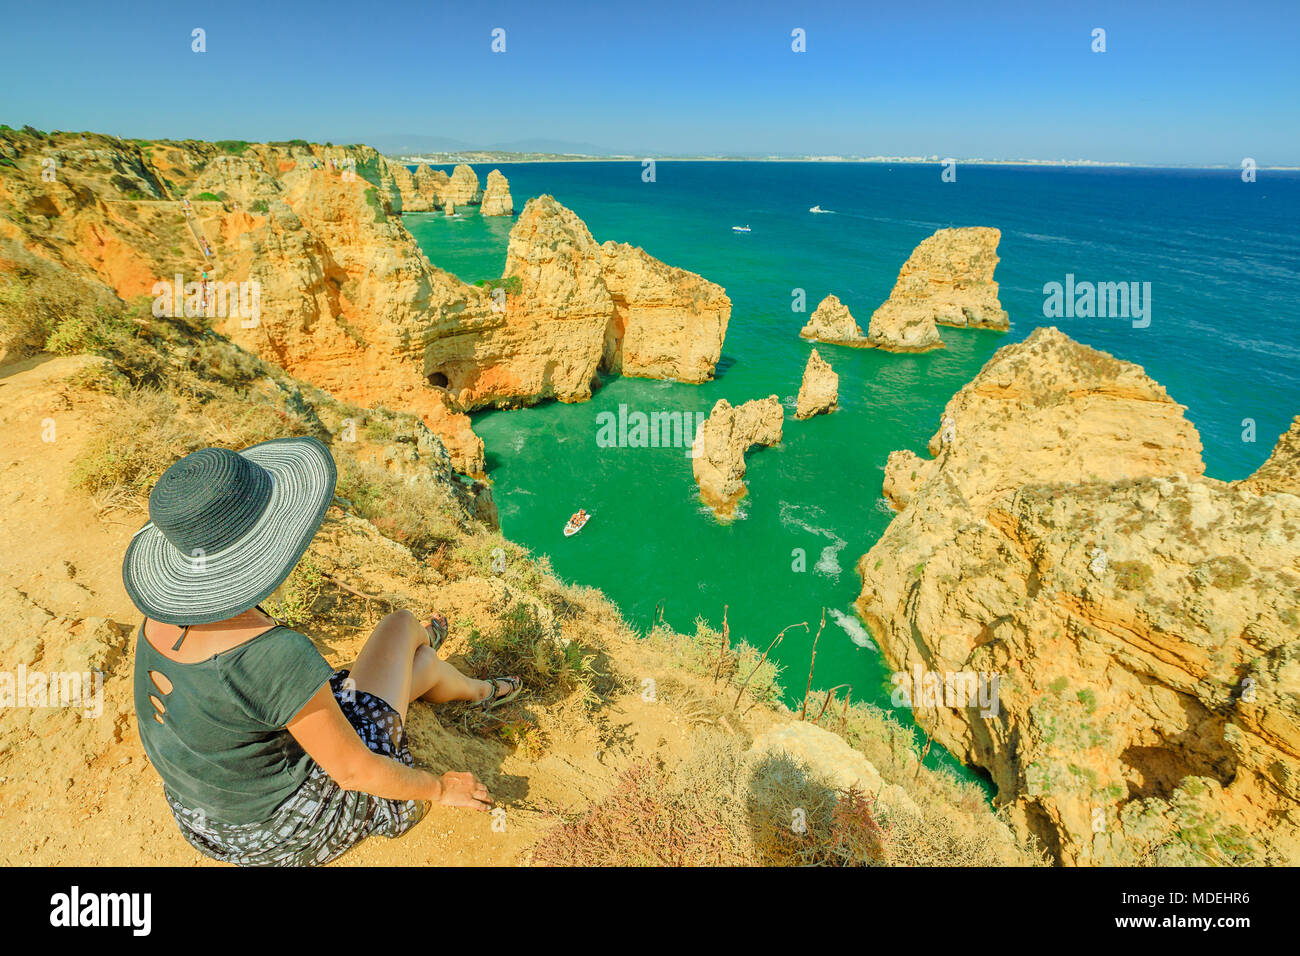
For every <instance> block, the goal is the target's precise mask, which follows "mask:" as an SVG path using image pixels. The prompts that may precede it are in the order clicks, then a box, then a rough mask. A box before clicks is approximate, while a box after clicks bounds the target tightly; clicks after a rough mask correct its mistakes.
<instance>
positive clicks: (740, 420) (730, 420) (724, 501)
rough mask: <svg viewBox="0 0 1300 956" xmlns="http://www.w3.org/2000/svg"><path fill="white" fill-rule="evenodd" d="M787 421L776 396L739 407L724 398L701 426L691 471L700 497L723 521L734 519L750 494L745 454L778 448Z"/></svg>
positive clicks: (696, 437) (692, 451) (692, 450)
mask: <svg viewBox="0 0 1300 956" xmlns="http://www.w3.org/2000/svg"><path fill="white" fill-rule="evenodd" d="M784 418H785V411H784V409H782V407H781V400H780V399H779V398H777V396H775V395H769V396H768V397H767V398H756V399H753V400H751V401H748V402H745V403H744V404H742V405H735V406H733V405H732V404H731V403H730V402H728V401H727V400H726V399H725V398H724V399H719V400H718V402H717V404H716V405H714V406H713V411H712V412H710V413H709V417H708V419H706V420H705V421H704V423H703V424H702V425H700V428H699V430H698V431H697V432H696V434H695V443H694V445H693V446H692V449H691V456H692V458H691V467H692V470H693V471H694V473H695V481H696V482H697V483H698V484H699V486H700V497H701V498H702V499H703V500H704V503H705V504H707V505H708V506H709V507H710V508H712V509H713V513H714V514H715V515H716V516H717V517H718V519H719V520H722V521H729V520H731V519H732V518H734V517H735V514H736V507H737V505H739V503H740V500H741V498H743V497H744V496H745V494H746V493H747V489H746V487H745V453H746V452H747V451H749V449H750V448H751V447H753V446H754V445H776V444H778V443H779V442H780V441H781V430H782V425H783V423H784Z"/></svg>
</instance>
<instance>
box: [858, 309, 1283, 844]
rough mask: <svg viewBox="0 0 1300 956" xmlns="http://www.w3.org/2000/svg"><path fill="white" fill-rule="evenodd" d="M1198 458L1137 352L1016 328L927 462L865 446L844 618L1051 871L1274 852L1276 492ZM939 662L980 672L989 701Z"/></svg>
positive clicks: (1271, 469)
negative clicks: (989, 784) (959, 696)
mask: <svg viewBox="0 0 1300 956" xmlns="http://www.w3.org/2000/svg"><path fill="white" fill-rule="evenodd" d="M1200 449H1201V445H1200V441H1199V439H1198V437H1197V435H1196V431H1195V429H1194V428H1193V427H1192V425H1191V423H1190V422H1188V421H1187V420H1186V418H1185V417H1184V416H1183V408H1182V406H1179V405H1177V404H1175V403H1174V402H1173V401H1171V400H1170V399H1169V397H1168V395H1167V394H1166V393H1165V391H1164V389H1162V388H1161V387H1160V386H1159V385H1158V384H1156V383H1155V382H1154V381H1152V380H1151V379H1150V378H1149V377H1148V376H1146V374H1145V373H1144V372H1143V371H1142V370H1141V369H1140V368H1139V367H1138V366H1135V365H1132V364H1130V363H1127V362H1121V361H1118V360H1116V359H1114V358H1112V357H1111V356H1109V355H1106V354H1104V353H1101V352H1097V351H1094V350H1092V349H1089V348H1087V347H1086V346H1082V345H1079V344H1078V343H1076V342H1073V341H1072V340H1070V339H1069V338H1068V337H1066V336H1065V335H1063V334H1061V333H1060V332H1058V331H1057V330H1055V329H1039V330H1037V331H1035V332H1034V333H1033V335H1031V336H1030V337H1029V339H1027V340H1026V341H1025V342H1022V343H1019V344H1016V345H1012V346H1008V347H1006V348H1003V349H1001V350H999V351H998V352H997V353H996V354H995V355H994V356H993V358H992V359H990V361H989V363H988V364H987V365H986V366H985V368H984V369H983V370H982V371H981V372H980V373H979V375H977V376H976V378H975V379H974V380H973V381H972V382H971V383H970V384H968V385H967V386H965V387H964V388H963V389H962V390H961V391H960V392H958V393H957V395H955V396H954V397H953V399H952V400H951V401H950V402H949V403H948V406H947V408H946V410H945V412H944V416H943V419H942V421H941V422H940V426H939V431H938V432H937V433H936V435H935V436H934V438H933V439H932V440H931V442H930V452H931V454H932V455H933V456H934V457H933V458H932V459H922V458H919V457H918V456H915V455H913V454H911V453H909V452H895V453H894V454H892V455H890V457H889V462H888V465H887V469H886V476H885V482H884V492H885V494H886V496H887V497H888V498H889V499H890V500H891V501H892V502H893V503H894V504H895V506H896V507H899V508H901V509H902V510H901V512H900V513H899V514H898V516H897V517H895V519H894V520H893V521H892V522H891V524H890V525H889V527H888V529H886V531H885V533H884V535H883V536H882V537H881V539H880V541H878V542H877V544H876V545H875V546H874V547H873V548H872V549H871V551H869V552H868V553H867V554H866V555H865V556H864V557H863V558H862V560H861V561H860V562H859V564H858V571H859V574H860V575H861V577H862V581H863V587H862V593H861V595H860V596H859V599H858V602H857V606H858V609H859V611H860V613H861V615H862V617H863V618H864V620H865V621H866V622H867V624H868V626H869V627H870V628H871V630H872V632H873V634H874V635H875V637H876V639H877V641H878V642H879V644H880V647H881V649H882V651H883V652H884V654H885V656H886V658H887V659H888V660H889V662H890V663H891V665H893V666H894V667H895V668H897V670H898V671H899V672H900V673H908V674H915V675H917V676H918V677H920V678H921V680H920V682H919V683H917V682H916V681H915V680H912V681H909V682H908V685H909V686H911V685H915V686H916V690H915V691H914V694H915V696H914V698H913V699H912V700H911V703H912V704H913V705H916V704H920V705H921V706H919V707H917V708H916V711H915V714H916V717H917V719H918V721H919V722H920V723H921V725H922V726H924V727H926V728H927V729H930V730H932V731H933V732H934V733H935V737H936V739H937V740H939V741H940V742H941V743H943V744H944V745H945V746H947V747H949V748H950V749H952V750H953V751H954V752H955V753H957V754H958V755H959V756H962V757H963V758H964V759H966V760H967V761H968V762H970V763H973V764H975V765H977V766H980V767H983V768H985V769H987V770H988V771H989V773H990V774H991V775H992V777H993V780H994V782H995V783H996V785H997V787H998V791H999V793H998V800H999V802H1000V803H1002V804H1005V805H1007V806H1008V807H1009V808H1010V811H1011V815H1012V820H1013V821H1014V823H1015V825H1016V826H1017V827H1018V828H1019V829H1020V830H1021V831H1022V832H1026V833H1033V834H1035V835H1036V836H1037V837H1038V838H1039V839H1040V840H1041V841H1042V843H1043V844H1044V846H1045V847H1046V848H1047V849H1048V850H1049V851H1050V852H1051V853H1052V854H1053V855H1054V856H1056V857H1057V858H1058V859H1059V860H1061V861H1062V862H1065V863H1069V864H1131V863H1143V862H1171V863H1206V862H1236V861H1239V860H1243V859H1247V858H1249V859H1256V860H1259V859H1272V860H1282V859H1285V860H1288V861H1291V862H1294V861H1295V860H1296V859H1297V858H1298V857H1297V846H1298V844H1297V832H1300V498H1297V497H1296V496H1295V495H1294V494H1289V493H1286V492H1285V491H1283V490H1280V489H1279V488H1278V487H1277V485H1276V484H1273V483H1270V481H1269V479H1268V476H1269V475H1273V474H1277V473H1278V470H1279V462H1276V461H1273V460H1272V459H1271V460H1270V463H1269V464H1267V465H1265V466H1264V467H1263V468H1261V469H1260V473H1259V474H1257V476H1255V477H1254V478H1252V479H1250V480H1248V481H1244V482H1238V483H1226V482H1220V481H1214V480H1212V479H1207V478H1204V477H1202V473H1203V470H1204V469H1203V465H1202V462H1201V458H1200ZM1292 455H1293V452H1292V450H1291V447H1290V444H1289V443H1288V441H1287V439H1284V440H1283V441H1282V442H1279V446H1278V453H1275V458H1277V459H1279V460H1281V461H1282V462H1283V464H1282V470H1283V471H1284V469H1285V464H1284V462H1285V460H1293V458H1292ZM1260 475H1263V479H1262V480H1260V477H1259V476H1260ZM1282 484H1285V481H1283V482H1282ZM950 673H951V674H956V675H964V674H971V675H984V676H983V678H978V677H977V678H976V679H984V680H985V681H986V683H987V677H988V675H997V678H998V684H997V687H996V693H995V695H994V699H995V701H996V706H995V707H993V708H989V707H981V706H978V705H977V706H964V704H966V703H967V702H966V701H963V700H953V699H952V698H951V697H950V696H946V695H945V688H944V686H943V681H945V680H946V679H947V675H948V674H950ZM928 674H936V675H937V677H936V678H929V677H926V676H925V675H928ZM934 680H937V681H938V682H939V683H938V686H937V690H938V695H939V697H938V699H937V700H925V699H924V694H923V692H922V688H923V687H925V686H926V684H927V682H932V681H934ZM902 703H908V700H907V699H906V698H904V699H903V700H902Z"/></svg>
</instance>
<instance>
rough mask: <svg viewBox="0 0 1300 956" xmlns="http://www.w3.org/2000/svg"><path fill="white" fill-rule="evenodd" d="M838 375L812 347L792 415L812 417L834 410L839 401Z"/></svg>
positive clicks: (803, 417)
mask: <svg viewBox="0 0 1300 956" xmlns="http://www.w3.org/2000/svg"><path fill="white" fill-rule="evenodd" d="M839 391H840V377H839V376H838V375H836V374H835V371H834V370H833V369H832V368H831V366H830V363H829V362H827V361H826V360H825V359H824V358H822V357H821V356H820V355H818V354H817V350H816V349H813V350H812V354H810V355H809V356H808V364H807V365H805V366H804V369H803V381H802V382H800V384H799V397H798V398H797V399H796V403H795V413H794V417H795V418H798V419H805V418H812V417H813V416H814V415H824V414H826V413H828V412H833V411H835V409H836V407H837V403H838V401H839Z"/></svg>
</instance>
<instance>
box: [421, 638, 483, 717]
mask: <svg viewBox="0 0 1300 956" xmlns="http://www.w3.org/2000/svg"><path fill="white" fill-rule="evenodd" d="M491 693H492V685H491V684H489V683H488V682H487V681H485V680H475V679H474V678H472V677H466V676H465V675H464V674H462V673H461V672H460V671H458V670H456V668H455V666H453V665H452V664H450V663H449V662H447V661H444V660H443V659H442V658H440V657H439V656H438V655H437V654H435V653H434V651H433V648H431V647H429V646H428V645H425V646H423V647H421V648H419V649H418V650H416V652H415V668H414V673H413V674H412V676H411V699H412V700H415V699H416V698H417V697H418V698H420V699H422V700H428V701H432V702H433V703H435V704H444V703H446V702H447V701H449V700H485V699H486V698H487V697H488V696H489V695H490V694H491Z"/></svg>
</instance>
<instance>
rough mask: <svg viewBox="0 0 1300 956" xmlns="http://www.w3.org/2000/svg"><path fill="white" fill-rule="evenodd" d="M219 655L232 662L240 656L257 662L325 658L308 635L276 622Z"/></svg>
mask: <svg viewBox="0 0 1300 956" xmlns="http://www.w3.org/2000/svg"><path fill="white" fill-rule="evenodd" d="M221 656H222V657H224V658H226V659H227V660H228V661H232V662H233V661H235V660H238V659H240V658H253V659H256V660H257V661H258V663H259V664H266V663H268V662H271V661H275V660H286V661H293V660H297V659H300V658H303V657H306V658H310V659H320V660H324V659H325V658H324V657H323V656H322V654H321V652H320V651H319V650H317V648H316V644H315V642H314V641H312V639H311V638H310V637H308V636H307V635H306V634H304V633H302V631H296V630H294V629H293V628H291V627H289V626H288V625H286V624H277V625H275V626H274V627H272V628H269V629H268V630H266V631H265V632H263V633H262V634H259V635H258V636H257V637H255V638H253V639H252V640H251V641H246V642H245V643H243V644H241V645H239V646H238V647H234V648H231V649H230V650H229V651H226V652H225V653H224V654H222V655H221Z"/></svg>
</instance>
